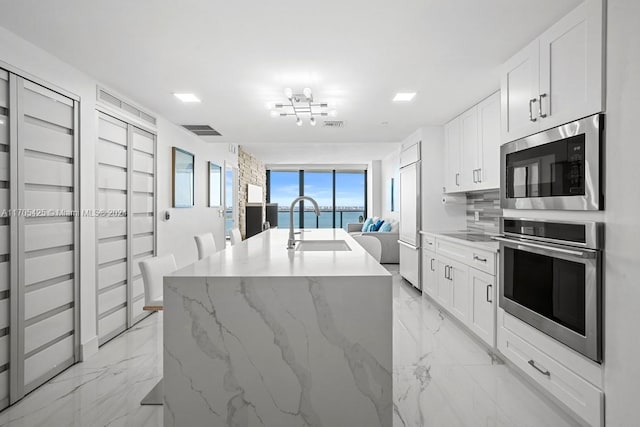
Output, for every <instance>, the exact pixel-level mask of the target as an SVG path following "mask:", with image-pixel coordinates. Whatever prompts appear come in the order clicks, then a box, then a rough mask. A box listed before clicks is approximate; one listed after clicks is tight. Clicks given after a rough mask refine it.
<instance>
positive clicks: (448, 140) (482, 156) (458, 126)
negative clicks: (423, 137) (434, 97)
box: [445, 92, 501, 193]
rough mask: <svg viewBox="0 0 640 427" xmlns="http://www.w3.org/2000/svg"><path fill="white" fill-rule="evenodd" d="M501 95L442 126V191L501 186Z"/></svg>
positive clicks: (488, 99)
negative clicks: (443, 170)
mask: <svg viewBox="0 0 640 427" xmlns="http://www.w3.org/2000/svg"><path fill="white" fill-rule="evenodd" d="M500 141H501V139H500V92H496V93H494V94H493V95H491V96H490V97H488V98H486V99H485V100H483V101H482V102H480V103H479V104H477V105H474V106H473V107H472V108H470V109H468V110H467V111H465V112H464V113H462V114H461V115H460V116H458V117H456V118H454V119H453V120H451V121H450V122H449V123H447V124H446V125H445V144H446V149H447V151H446V154H447V155H446V160H445V162H446V168H445V169H446V173H445V191H446V192H447V193H455V192H460V191H475V190H487V189H492V188H498V187H499V186H500Z"/></svg>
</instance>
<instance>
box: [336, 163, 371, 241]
mask: <svg viewBox="0 0 640 427" xmlns="http://www.w3.org/2000/svg"><path fill="white" fill-rule="evenodd" d="M366 194H367V176H366V174H365V173H364V172H362V171H359V172H349V171H345V172H343V171H336V186H335V198H336V202H335V204H336V210H335V213H334V215H335V218H336V225H335V227H336V228H345V227H346V226H347V224H351V223H356V222H359V219H360V217H362V218H363V219H364V218H365V217H366V216H367V215H366V212H365V206H366V204H367V201H366Z"/></svg>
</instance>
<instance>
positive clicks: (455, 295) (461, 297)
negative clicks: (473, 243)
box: [438, 257, 469, 323]
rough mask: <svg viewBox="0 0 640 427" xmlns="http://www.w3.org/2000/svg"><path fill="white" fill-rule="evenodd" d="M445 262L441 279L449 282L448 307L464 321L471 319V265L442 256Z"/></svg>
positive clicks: (441, 260)
mask: <svg viewBox="0 0 640 427" xmlns="http://www.w3.org/2000/svg"><path fill="white" fill-rule="evenodd" d="M439 261H440V262H441V263H444V264H445V266H444V275H443V276H440V277H439V278H438V280H439V281H444V282H447V283H448V285H449V286H448V288H449V298H448V300H449V304H448V307H446V308H447V309H449V311H450V312H451V314H453V315H454V316H456V317H457V318H458V319H460V321H462V322H463V323H467V322H468V320H469V267H467V266H466V265H464V264H462V263H459V262H457V261H453V260H451V259H448V258H444V257H442V258H441V259H440V260H439Z"/></svg>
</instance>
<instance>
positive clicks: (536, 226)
mask: <svg viewBox="0 0 640 427" xmlns="http://www.w3.org/2000/svg"><path fill="white" fill-rule="evenodd" d="M501 231H502V233H503V236H504V237H497V238H496V239H497V240H499V241H500V264H501V266H502V275H501V276H500V296H499V302H500V307H501V308H503V309H504V310H505V311H506V312H507V313H509V314H511V315H513V316H515V317H517V318H519V319H520V320H522V321H524V322H526V323H528V324H530V325H531V326H533V327H535V328H537V329H539V330H540V331H542V332H544V333H546V334H547V335H549V336H551V337H553V338H555V339H556V340H558V341H560V342H562V343H563V344H565V345H567V346H569V347H570V348H572V349H574V350H576V351H578V352H580V353H582V354H584V355H585V356H587V357H589V358H590V359H592V360H595V361H597V362H600V361H602V247H603V243H604V242H603V240H604V239H603V232H604V228H603V224H602V223H598V222H563V221H546V220H529V219H522V218H502V222H501Z"/></svg>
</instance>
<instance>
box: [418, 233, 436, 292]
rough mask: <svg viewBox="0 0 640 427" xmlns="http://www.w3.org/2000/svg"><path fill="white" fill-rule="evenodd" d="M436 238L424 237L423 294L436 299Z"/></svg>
mask: <svg viewBox="0 0 640 427" xmlns="http://www.w3.org/2000/svg"><path fill="white" fill-rule="evenodd" d="M435 249H436V248H435V237H434V236H430V235H423V236H422V292H425V293H427V294H428V295H429V296H430V297H432V298H436V295H437V293H438V277H439V276H438V260H437V258H436V252H435Z"/></svg>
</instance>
